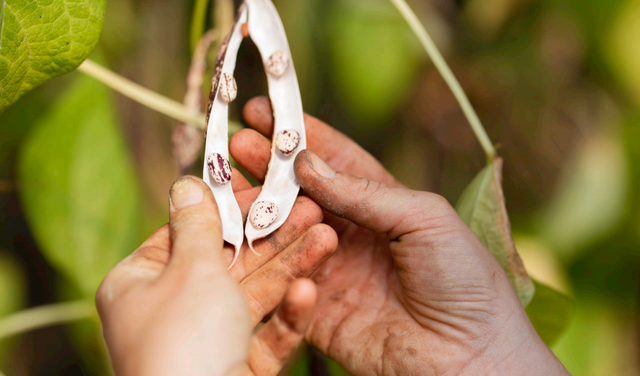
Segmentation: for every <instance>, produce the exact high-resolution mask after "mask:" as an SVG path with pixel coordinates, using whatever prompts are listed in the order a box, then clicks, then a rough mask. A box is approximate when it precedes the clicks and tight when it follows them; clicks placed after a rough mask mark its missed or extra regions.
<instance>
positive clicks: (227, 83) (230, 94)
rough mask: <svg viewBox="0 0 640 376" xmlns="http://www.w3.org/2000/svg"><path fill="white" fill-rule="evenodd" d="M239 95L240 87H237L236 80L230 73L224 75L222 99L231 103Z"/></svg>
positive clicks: (221, 78) (221, 86) (221, 85)
mask: <svg viewBox="0 0 640 376" xmlns="http://www.w3.org/2000/svg"><path fill="white" fill-rule="evenodd" d="M237 95H238V86H237V85H236V79H235V78H233V76H232V75H230V74H228V73H223V74H222V76H221V77H220V98H222V100H223V101H225V102H227V103H229V102H233V100H234V99H236V96H237Z"/></svg>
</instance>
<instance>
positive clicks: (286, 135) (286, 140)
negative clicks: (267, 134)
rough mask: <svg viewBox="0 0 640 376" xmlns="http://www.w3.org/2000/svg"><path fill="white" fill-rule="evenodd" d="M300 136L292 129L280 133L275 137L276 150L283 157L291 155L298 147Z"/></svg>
mask: <svg viewBox="0 0 640 376" xmlns="http://www.w3.org/2000/svg"><path fill="white" fill-rule="evenodd" d="M299 142H300V134H299V133H298V132H296V131H295V130H293V129H285V130H283V131H280V132H279V133H278V135H277V136H276V148H278V150H280V152H281V153H282V154H284V155H291V154H293V152H294V151H295V150H296V148H297V147H298V143H299Z"/></svg>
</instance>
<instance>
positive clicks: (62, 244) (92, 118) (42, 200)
mask: <svg viewBox="0 0 640 376" xmlns="http://www.w3.org/2000/svg"><path fill="white" fill-rule="evenodd" d="M18 178H19V184H20V187H21V200H22V206H23V208H24V210H25V213H26V217H27V219H28V222H29V225H30V227H31V229H32V231H33V233H34V235H35V237H36V240H37V242H38V245H39V246H40V249H41V250H42V252H43V254H44V255H45V256H46V257H47V259H48V260H49V261H50V262H51V264H52V265H53V266H55V267H56V268H57V269H58V270H59V271H60V272H61V273H63V274H64V275H65V276H66V277H68V278H69V279H70V281H72V282H73V283H76V284H77V285H78V286H79V287H80V289H81V290H82V291H83V292H84V294H86V295H89V296H90V295H92V294H93V293H94V292H95V290H96V288H97V286H98V285H99V283H100V281H101V280H102V279H103V278H104V276H105V275H106V273H107V272H108V271H109V270H110V269H111V268H112V267H113V266H114V265H115V264H116V263H117V262H118V261H120V260H121V259H122V258H124V257H125V256H126V255H128V254H129V253H131V251H133V250H134V248H135V247H136V246H137V244H136V239H137V235H138V226H139V222H140V221H139V213H140V198H139V197H140V196H139V188H138V185H137V180H136V176H135V173H134V170H133V167H132V165H131V161H130V160H129V156H128V153H127V149H126V147H125V143H124V142H123V139H122V136H121V134H120V131H119V127H118V123H117V120H116V115H115V109H114V107H113V105H112V103H111V97H110V96H109V93H108V92H107V89H106V88H105V87H104V86H102V84H100V83H99V82H97V81H94V80H92V79H90V78H87V77H79V79H78V80H77V81H76V82H75V83H74V84H73V85H72V86H71V87H70V88H69V89H68V91H67V92H66V93H65V94H64V95H61V96H60V98H59V101H58V103H57V104H56V105H55V106H53V107H52V108H51V111H50V112H48V113H47V114H45V115H44V116H43V117H42V118H41V119H40V120H39V121H37V122H36V124H34V128H33V129H32V131H31V132H30V134H29V135H28V136H27V139H26V140H25V142H24V144H23V146H22V149H21V153H20V155H19V160H18Z"/></svg>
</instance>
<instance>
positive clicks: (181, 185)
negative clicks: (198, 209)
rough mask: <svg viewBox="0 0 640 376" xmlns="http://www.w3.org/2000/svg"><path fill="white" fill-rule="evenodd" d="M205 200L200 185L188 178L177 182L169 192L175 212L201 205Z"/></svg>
mask: <svg viewBox="0 0 640 376" xmlns="http://www.w3.org/2000/svg"><path fill="white" fill-rule="evenodd" d="M203 198H204V192H203V191H202V186H201V185H200V183H198V182H197V181H196V180H194V179H193V178H190V177H188V176H185V177H182V178H180V179H178V180H176V181H175V182H174V183H173V185H172V186H171V191H170V192H169V199H170V203H171V207H172V208H173V209H175V210H179V209H183V208H186V207H187V206H191V205H196V204H199V203H201V202H202V199H203Z"/></svg>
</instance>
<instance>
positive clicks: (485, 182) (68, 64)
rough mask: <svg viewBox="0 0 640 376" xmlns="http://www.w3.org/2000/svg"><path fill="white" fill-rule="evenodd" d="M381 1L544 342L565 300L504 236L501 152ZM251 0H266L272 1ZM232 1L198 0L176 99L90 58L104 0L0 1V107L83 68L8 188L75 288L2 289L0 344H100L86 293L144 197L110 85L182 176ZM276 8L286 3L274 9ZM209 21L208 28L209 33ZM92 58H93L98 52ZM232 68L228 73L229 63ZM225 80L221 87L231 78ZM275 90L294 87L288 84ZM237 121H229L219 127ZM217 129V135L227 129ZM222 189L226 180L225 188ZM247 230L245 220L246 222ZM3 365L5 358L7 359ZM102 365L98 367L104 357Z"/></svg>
mask: <svg viewBox="0 0 640 376" xmlns="http://www.w3.org/2000/svg"><path fill="white" fill-rule="evenodd" d="M390 1H391V3H392V4H393V5H394V6H395V8H396V9H397V12H399V15H401V16H402V17H403V18H404V20H406V23H407V24H408V26H409V28H410V30H412V32H413V34H412V35H411V34H406V35H401V37H403V38H407V40H409V42H410V43H415V42H419V44H420V45H421V46H422V47H423V48H424V51H425V52H426V54H427V56H428V57H429V58H430V60H431V63H432V64H433V65H434V66H435V67H436V69H437V70H438V72H439V73H440V74H441V76H442V78H443V79H444V82H446V84H447V87H448V88H449V90H451V92H452V93H453V95H454V97H455V99H456V100H457V103H458V104H459V106H460V107H461V109H462V111H463V113H464V115H465V117H466V119H467V121H468V125H469V126H470V127H471V129H472V130H473V133H474V135H475V136H476V139H477V142H478V143H479V144H480V145H481V147H482V150H483V151H484V157H485V158H484V160H482V161H480V162H479V163H482V164H483V165H484V167H483V168H482V169H480V171H479V172H477V175H476V176H475V178H474V179H473V180H472V181H471V183H470V184H469V185H468V186H467V188H466V189H465V190H464V192H463V193H462V194H461V195H460V197H459V198H458V200H457V204H456V210H457V211H458V213H459V214H460V216H461V217H462V219H463V220H464V221H465V222H466V223H467V225H468V226H469V227H470V228H471V230H473V232H474V233H475V234H476V235H477V236H478V238H479V239H480V240H481V241H482V242H483V243H484V244H485V245H486V246H487V247H488V249H489V250H490V251H491V252H492V253H493V255H494V256H495V257H496V259H497V260H498V261H499V263H500V265H501V266H502V267H503V268H504V270H505V271H506V273H507V275H508V277H509V279H510V280H511V282H512V284H513V287H514V289H515V290H516V292H517V294H518V296H519V298H520V301H521V303H522V305H523V306H524V307H526V311H527V313H528V315H529V317H530V319H531V321H532V322H533V324H534V327H535V328H536V330H537V331H538V333H539V334H540V336H541V337H542V339H543V340H544V341H545V342H546V343H547V344H548V345H552V344H553V343H554V341H556V339H557V338H558V336H559V335H560V334H561V333H562V331H563V329H564V327H565V326H566V325H568V323H569V322H570V318H571V311H572V302H571V300H570V299H569V298H568V297H567V296H565V295H563V294H562V293H560V292H558V291H556V290H554V289H553V288H551V287H549V286H546V285H544V284H542V283H540V282H538V281H536V280H535V279H533V278H530V277H529V275H528V274H527V271H526V270H525V268H524V266H523V263H522V261H521V259H520V257H519V255H518V252H517V250H516V247H515V244H514V240H513V237H512V234H511V225H510V221H509V214H508V211H507V203H505V198H504V193H503V190H502V179H503V171H502V166H503V159H502V158H501V157H500V155H499V152H498V150H497V149H496V147H495V146H494V144H493V142H492V141H491V140H490V138H489V136H488V135H487V133H486V132H485V129H484V127H483V125H482V123H481V121H480V118H479V117H478V116H477V115H476V112H475V111H474V108H473V106H472V105H471V103H470V101H469V100H468V99H467V96H466V95H465V92H464V90H463V89H462V87H461V85H460V84H459V83H458V81H457V79H456V77H455V76H454V74H453V73H452V70H451V69H450V68H449V66H448V65H447V62H446V60H445V58H444V57H443V56H442V55H441V53H440V52H439V50H438V48H437V47H436V44H435V43H434V41H433V40H432V38H431V37H430V35H429V33H428V32H427V30H426V28H425V27H424V23H423V22H422V21H421V19H420V18H418V17H417V16H416V14H415V13H414V12H413V10H412V9H411V7H410V6H409V5H408V4H407V3H406V2H405V1H404V0H390ZM253 2H256V3H265V4H266V3H267V2H268V3H269V4H270V3H271V2H270V0H253ZM276 7H279V3H278V2H276ZM236 10H237V9H234V4H233V2H232V1H230V0H213V1H212V2H211V3H210V2H209V1H207V0H196V1H195V3H194V8H193V17H192V21H191V23H192V25H191V32H190V35H189V36H188V38H187V37H186V36H185V38H184V39H185V40H184V45H185V48H186V49H190V50H191V52H192V56H193V57H192V63H191V66H190V69H189V76H188V79H187V90H186V95H185V97H184V101H178V100H175V99H170V98H167V97H165V96H162V95H160V94H159V93H156V92H153V91H151V90H148V89H146V88H144V87H142V86H140V85H138V84H136V83H135V82H133V81H131V80H129V79H126V78H124V77H122V76H119V75H118V74H116V73H114V72H112V71H110V70H109V69H108V68H106V67H105V66H104V65H102V64H99V63H97V62H96V61H95V60H90V59H89V56H90V55H91V54H92V53H94V49H95V48H96V45H97V43H98V40H99V38H100V35H101V30H102V28H103V24H104V23H105V22H106V23H109V22H111V21H112V20H109V19H105V17H104V15H105V0H75V1H72V0H47V1H45V0H0V113H2V112H4V111H5V110H6V109H7V108H8V107H10V106H12V105H14V104H15V103H16V101H18V99H20V98H21V97H22V96H23V95H25V93H28V92H29V91H30V90H32V89H34V88H36V87H38V86H40V85H42V84H43V83H45V82H46V81H48V80H51V79H53V78H55V77H59V76H62V75H65V74H67V73H69V72H72V71H74V70H77V71H79V72H81V73H82V74H83V75H84V76H83V77H79V78H78V79H76V80H74V81H73V82H72V83H71V84H70V85H71V87H70V88H69V90H68V91H67V92H66V93H64V94H62V95H61V97H59V98H55V100H56V102H55V104H54V105H53V106H52V107H51V109H50V110H49V111H47V113H46V114H44V115H42V116H40V117H39V118H38V119H37V120H36V123H37V127H34V130H33V131H32V132H31V133H30V135H29V137H28V140H27V141H26V142H25V143H24V145H22V146H21V148H20V152H19V159H18V166H17V172H18V182H19V184H18V185H17V189H18V192H19V196H20V200H21V204H22V208H23V210H24V212H25V215H26V219H27V221H28V225H29V228H30V231H31V232H32V233H33V236H34V237H35V239H36V241H37V244H38V247H39V249H40V251H41V252H42V254H43V256H44V257H45V258H46V260H47V261H48V263H49V264H50V265H51V267H53V268H54V269H55V270H56V271H57V272H58V273H59V274H61V275H62V276H64V279H65V281H66V282H65V283H67V284H68V285H69V291H72V293H67V294H66V296H61V298H60V300H61V302H59V303H55V304H50V305H44V306H39V307H35V308H30V309H26V310H23V311H17V312H15V309H16V307H17V305H13V306H11V305H9V306H7V307H4V306H2V302H1V298H2V297H1V296H0V340H2V339H5V341H3V342H0V352H2V351H3V349H4V348H5V347H6V346H5V345H4V344H6V343H7V341H8V340H11V338H15V336H17V335H19V334H21V333H25V332H28V331H32V330H35V329H38V328H42V327H47V326H53V325H61V324H68V323H72V322H75V321H78V320H80V321H79V322H81V323H84V324H83V325H81V326H76V327H75V334H74V335H76V336H78V337H82V338H85V341H87V342H86V343H91V344H92V346H95V347H96V349H97V350H96V351H97V353H99V354H100V353H103V351H104V349H103V348H102V345H101V342H100V339H99V338H100V331H99V327H98V324H97V322H98V321H97V314H96V312H95V308H94V303H93V297H94V294H95V291H96V289H97V287H98V285H99V283H100V282H101V280H102V279H103V278H104V276H105V275H106V273H107V272H108V271H109V270H110V269H111V268H112V267H113V266H114V265H115V264H116V263H117V262H118V261H119V260H120V259H122V258H123V257H125V256H126V255H127V254H128V252H130V251H131V250H133V249H135V248H136V246H137V244H138V243H139V242H140V240H141V236H140V235H139V234H140V232H141V228H140V226H141V225H140V223H141V222H142V219H141V212H142V202H141V199H140V197H141V196H142V195H143V192H142V190H143V188H141V186H140V183H139V182H138V179H137V176H136V175H137V172H136V171H135V169H134V168H133V166H132V163H131V161H130V158H129V156H128V155H129V151H128V150H127V146H126V143H125V142H124V139H123V136H122V134H121V131H120V129H119V127H118V125H117V124H118V114H117V111H116V108H115V107H114V105H113V103H112V101H111V99H110V95H111V93H110V91H116V92H118V93H121V94H122V95H124V96H126V97H128V98H129V99H130V100H133V101H136V102H139V103H140V104H142V105H144V106H146V107H148V108H150V109H152V110H154V111H157V112H159V113H161V114H163V115H166V116H167V117H169V118H171V119H173V120H174V121H175V128H174V129H173V131H172V134H173V135H172V140H171V141H172V142H173V151H174V158H175V159H176V163H177V165H178V166H179V168H180V171H181V172H182V173H186V172H189V171H190V170H191V168H192V166H193V165H194V163H195V162H197V161H198V160H201V161H202V160H205V162H206V158H207V157H209V153H207V155H201V153H202V151H201V150H202V149H201V148H202V146H203V143H204V141H205V140H204V137H203V130H204V128H205V119H206V118H207V116H208V115H209V113H208V112H207V111H209V110H210V109H211V105H214V104H213V102H210V106H209V108H208V109H207V107H206V106H205V105H204V104H205V103H206V101H204V100H203V93H205V92H208V91H209V90H210V89H211V78H212V76H213V77H215V74H214V72H213V71H214V69H213V68H214V63H215V56H216V55H217V54H218V49H219V48H220V47H221V46H224V43H223V38H224V36H225V35H227V33H229V32H230V31H231V30H232V28H233V27H234V22H233V20H234V18H235V17H234V13H235V12H236ZM278 11H279V12H286V11H287V9H281V8H278ZM210 13H212V14H213V15H214V17H213V21H212V22H209V21H208V15H209V14H210ZM243 17H246V15H244V16H243ZM244 22H246V19H242V22H241V23H240V24H236V26H235V28H236V29H234V30H236V34H238V35H239V33H243V34H244V33H250V30H249V31H248V32H247V31H246V30H241V28H242V27H244ZM211 25H213V28H212V29H210V30H207V28H208V27H209V26H211ZM249 26H251V21H249ZM291 32H293V31H291V30H289V33H291ZM258 47H260V46H258ZM224 48H226V46H225V47H224ZM236 48H237V46H236ZM92 56H93V57H94V58H96V59H100V53H97V54H95V53H94V55H92ZM234 63H235V62H234ZM224 72H226V71H224ZM230 72H231V74H232V70H231V71H230ZM224 74H226V73H224ZM268 74H269V73H268ZM294 74H295V73H294ZM225 77H226V76H223V80H224V79H225ZM229 77H231V76H229ZM294 77H295V76H294ZM371 79H372V80H376V77H372V78H371ZM381 79H384V78H381ZM214 81H215V80H214ZM216 82H217V81H216ZM230 82H231V81H228V82H227V83H225V84H224V85H231V83H230ZM296 83H297V82H296ZM234 88H236V87H235V81H234V82H233V86H224V87H223V88H222V89H221V90H222V91H223V94H224V95H226V97H225V98H226V100H225V102H229V103H224V106H229V107H230V109H229V111H232V110H233V111H236V112H237V111H238V109H237V108H233V106H234V105H235V103H231V101H232V100H233V98H230V95H231V94H230V93H232V94H233V96H234V97H235V93H233V90H235V89H234ZM278 90H297V87H291V86H288V87H284V88H280V89H278ZM53 99H54V98H52V100H53ZM298 100H299V99H298ZM216 106H217V104H216ZM69 119H73V121H69ZM240 127H241V126H240V125H239V124H238V123H237V122H234V121H230V122H229V127H228V134H229V135H230V134H233V133H234V132H235V131H237V130H238V129H240ZM298 131H299V132H300V135H299V136H297V137H304V134H303V133H304V129H302V130H300V129H298ZM223 138H224V140H223V141H224V142H226V136H225V137H223ZM208 142H211V141H208ZM297 143H298V140H296V141H295V144H296V145H297ZM216 145H217V144H216ZM220 145H223V144H220ZM220 145H218V146H219V147H221V148H222V149H220V150H217V151H216V150H213V149H212V150H211V152H214V151H216V152H219V153H224V150H226V149H224V145H223V146H220ZM301 145H303V143H302V144H301ZM283 148H284V146H283ZM294 148H295V147H294ZM207 150H209V149H207ZM221 150H222V151H221ZM283 150H284V149H283ZM283 153H284V152H283ZM216 156H217V157H220V155H218V154H216ZM212 158H216V157H215V156H214V157H212ZM220 158H222V157H220ZM283 158H284V157H283ZM283 160H285V161H288V160H287V159H283ZM290 160H292V159H290ZM210 164H211V165H213V162H212V161H210ZM205 165H206V163H205ZM288 167H291V166H288ZM212 168H213V167H212ZM212 171H213V170H212ZM206 174H207V170H206V167H205V170H204V175H205V176H206ZM209 183H210V184H211V185H212V186H214V185H215V184H216V183H215V182H209ZM218 183H220V184H224V183H225V181H222V180H221V181H219V182H218ZM221 189H222V188H221ZM221 192H222V190H221ZM225 192H226V191H225ZM230 192H231V190H230V189H229V190H228V192H226V193H230ZM295 192H297V190H295ZM220 194H221V195H222V194H223V193H220ZM294 196H295V195H294ZM221 197H222V196H221ZM216 198H218V196H216ZM293 198H295V197H293ZM287 200H288V199H287ZM288 201H291V200H288ZM288 201H287V202H288ZM281 205H283V206H284V204H281ZM281 209H282V208H281ZM238 213H239V212H238ZM285 218H286V217H285ZM274 220H275V219H274ZM283 220H284V219H283ZM270 223H271V222H269V224H270ZM238 226H239V227H238ZM238 226H236V227H237V228H236V229H237V230H239V231H240V232H241V233H242V231H243V229H242V223H240V224H239V225H238ZM254 227H255V226H254ZM256 228H258V227H256ZM250 229H251V228H250V227H249V225H248V224H247V231H249V230H250ZM251 231H255V230H251ZM261 236H264V235H261ZM225 239H226V237H225ZM239 239H242V238H241V237H240V238H239ZM235 241H236V242H237V241H238V239H235ZM239 241H240V242H241V240H239ZM1 257H3V255H2V254H1V253H0V258H1ZM11 262H12V261H7V263H3V264H0V282H1V280H2V278H5V277H7V278H8V280H13V279H19V277H15V278H12V277H11V275H12V273H13V269H14V268H12V267H8V268H6V269H7V270H4V269H3V268H5V267H4V266H3V265H11ZM2 286H3V285H2V283H0V295H2V294H19V293H18V291H19V287H17V286H14V287H8V288H7V289H6V291H3V290H2ZM103 359H104V358H103ZM10 362H11V360H9V363H10ZM9 363H6V362H5V363H2V364H3V365H4V366H5V367H7V366H10V365H9ZM97 363H100V362H99V361H98V362H97ZM97 363H92V364H97ZM102 366H104V367H106V366H105V363H104V362H103V363H102Z"/></svg>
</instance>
